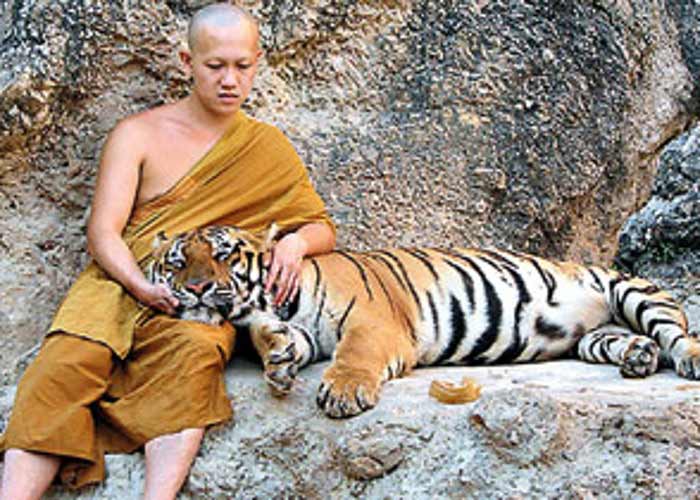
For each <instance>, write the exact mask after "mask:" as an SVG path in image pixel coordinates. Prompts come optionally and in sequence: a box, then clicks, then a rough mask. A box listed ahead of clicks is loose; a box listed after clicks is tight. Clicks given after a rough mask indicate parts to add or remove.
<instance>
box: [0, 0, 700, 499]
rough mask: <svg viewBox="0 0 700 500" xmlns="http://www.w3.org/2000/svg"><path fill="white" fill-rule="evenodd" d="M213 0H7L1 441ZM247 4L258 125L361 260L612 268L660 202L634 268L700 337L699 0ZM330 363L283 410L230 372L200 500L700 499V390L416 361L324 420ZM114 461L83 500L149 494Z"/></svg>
mask: <svg viewBox="0 0 700 500" xmlns="http://www.w3.org/2000/svg"><path fill="white" fill-rule="evenodd" d="M206 3H209V2H207V1H195V0H170V1H154V2H137V1H128V2H121V1H120V2H117V1H114V0H111V1H110V0H95V1H92V2H75V1H69V0H59V1H45V0H6V1H4V2H0V207H1V210H2V212H1V213H2V217H0V253H1V255H2V257H1V258H0V276H1V277H2V280H3V284H4V286H3V287H2V291H0V329H1V330H2V332H3V334H2V335H0V382H2V384H0V428H2V427H3V426H4V419H5V418H6V417H7V414H8V411H9V408H10V405H11V401H12V396H13V392H14V387H13V383H14V381H15V380H16V377H17V375H18V374H19V373H20V372H21V370H22V369H23V367H24V366H25V364H26V361H27V359H29V358H30V357H31V355H32V351H31V348H32V347H33V346H35V345H36V342H37V341H38V339H40V338H41V336H42V335H43V333H44V330H45V329H46V327H47V325H48V323H49V321H50V318H51V315H52V312H53V311H54V309H55V307H56V306H57V305H58V303H59V301H60V299H61V297H62V296H63V295H64V293H65V291H66V290H67V288H68V286H69V285H70V283H71V282H72V280H73V279H74V278H75V276H76V275H77V273H78V272H79V270H80V269H81V268H82V267H83V266H84V265H85V263H86V256H85V251H84V246H85V239H84V231H85V227H84V226H85V222H86V219H87V214H88V209H89V202H90V198H91V193H92V187H93V182H94V176H95V169H96V166H97V162H98V155H99V151H100V148H101V145H102V142H103V140H104V137H105V135H106V134H107V133H108V131H109V130H110V129H111V128H112V127H113V125H114V124H115V123H116V121H117V120H118V119H120V118H121V117H123V116H126V115H128V114H130V113H133V112H136V111H139V110H141V109H144V108H146V107H149V106H153V105H156V104H159V103H162V102H167V101H172V100H174V99H177V98H178V97H181V96H183V95H185V93H186V92H187V86H188V82H187V81H186V79H185V77H184V75H183V73H182V72H181V70H180V69H179V67H178V64H177V60H176V57H175V52H176V50H177V48H178V46H179V44H180V43H181V41H182V34H183V32H184V28H185V24H186V20H187V18H188V17H189V15H190V14H191V12H192V11H194V10H195V9H196V8H198V7H200V6H201V5H204V4H206ZM242 3H243V4H244V5H246V6H247V7H249V8H250V9H251V11H253V12H254V13H255V14H256V15H257V16H258V17H259V18H260V19H261V21H262V23H263V24H262V35H263V44H264V47H265V52H266V57H265V61H264V63H263V64H262V67H261V70H260V75H259V79H258V84H257V89H256V90H255V91H254V93H253V95H252V96H251V99H250V102H249V104H248V108H247V109H248V111H249V112H250V113H251V114H253V115H255V116H257V117H259V118H261V119H264V120H267V121H271V122H273V123H275V124H277V125H278V126H280V127H281V128H282V129H283V130H284V131H285V132H286V133H287V134H288V135H289V136H290V138H291V139H292V141H293V142H294V144H295V145H296V147H297V149H298V151H299V153H300V154H301V156H302V157H303V159H304V160H305V161H306V163H307V165H308V166H309V169H310V170H311V173H312V176H313V178H314V180H315V182H316V185H317V187H318V189H319V191H320V192H321V194H322V195H323V197H324V198H325V200H326V201H327V204H328V207H329V209H330V211H331V212H332V214H333V216H334V218H335V220H336V221H337V222H338V225H339V229H340V241H341V244H342V245H343V246H347V247H352V248H359V249H361V248H367V247H370V246H382V245H395V244H426V245H446V244H479V245H484V244H490V245H498V246H505V247H511V248H515V249H519V250H527V251H532V252H537V253H540V254H544V255H548V256H554V257H572V258H577V259H582V260H585V261H591V262H599V263H609V262H610V261H611V257H612V255H613V254H614V252H615V251H616V247H617V231H618V229H619V228H620V226H621V225H622V224H623V223H624V221H625V220H626V218H627V217H628V216H629V215H630V214H632V213H633V212H635V211H636V210H638V209H640V207H643V208H641V211H640V212H639V213H637V214H636V215H634V216H633V217H632V218H631V219H630V221H629V222H628V223H627V224H626V225H625V228H624V230H623V232H622V239H621V244H620V250H619V253H618V255H617V258H616V262H617V263H618V265H620V266H622V267H626V268H628V269H630V270H632V271H634V272H636V273H640V274H643V275H646V276H649V277H652V278H654V279H656V280H658V281H660V282H661V283H662V284H663V285H664V286H668V287H669V288H671V289H672V290H673V291H674V294H675V295H676V296H677V297H678V298H679V299H680V300H682V301H683V302H684V304H685V306H686V309H687V310H688V312H689V315H690V317H691V329H694V330H696V331H697V328H698V326H697V325H699V324H700V302H699V301H698V295H699V293H698V292H700V286H699V285H698V282H699V280H698V274H697V269H698V263H700V259H699V258H698V253H697V250H696V249H697V248H698V241H697V235H698V234H700V233H699V232H698V229H700V228H698V227H697V221H698V220H700V219H699V218H698V185H699V180H700V178H698V176H697V173H698V169H697V161H696V159H697V158H698V154H697V153H698V146H699V145H700V132H698V130H699V129H698V128H694V126H693V123H694V120H695V117H696V116H697V114H698V109H699V108H700V106H699V104H700V86H699V85H698V82H700V50H698V49H700V31H699V30H698V21H700V7H699V6H698V4H697V2H694V1H692V0H677V1H670V0H667V1H661V0H596V1H594V0H575V1H570V2H562V1H558V0H543V1H539V2H512V1H508V0H478V1H475V0H463V1H432V0H421V1H406V0H385V1H348V0H334V1H330V0H320V1H314V2H310V1H308V2H303V1H300V0H294V1H285V2H281V1H257V0H246V1H244V2H242ZM685 130H687V132H685V133H682V132H683V131H685ZM679 134H680V135H679ZM676 138H677V139H676ZM657 168H658V171H659V175H658V177H657V178H656V180H655V181H654V179H655V176H656V172H657ZM652 186H653V189H652ZM650 193H651V194H652V197H651V198H650V199H649V194H650ZM648 199H649V203H648V204H647V205H646V206H644V205H645V203H646V202H647V200H648ZM699 333H700V332H699ZM321 369H322V367H321V366H315V367H312V368H311V369H309V370H308V371H306V372H304V373H303V375H302V377H301V381H300V384H299V387H298V388H297V389H296V390H295V392H294V394H293V395H292V397H290V398H289V399H288V400H286V401H284V402H278V401H276V400H274V399H271V398H270V396H269V395H268V393H267V391H266V389H265V387H264V383H263V381H262V377H261V376H260V373H259V371H258V370H257V369H255V368H252V367H250V366H249V365H245V364H244V365H243V368H242V369H241V364H240V361H239V360H234V363H233V365H232V367H231V368H229V370H228V372H227V386H228V388H229V391H230V393H231V397H232V399H233V401H234V403H235V407H236V412H237V414H236V419H235V423H234V424H232V425H227V426H224V427H222V428H221V429H219V430H218V431H216V432H212V433H209V435H208V437H207V439H206V441H205V444H204V448H203V450H202V452H201V454H200V457H199V458H198V459H197V462H196V464H195V466H194V469H193V471H192V474H191V475H190V478H189V481H188V483H187V485H186V487H185V491H184V493H183V498H239V497H241V498H242V497H246V498H249V497H251V496H254V495H258V496H263V495H264V496H282V497H292V496H304V497H308V498H316V497H327V496H328V494H329V493H332V494H333V495H334V496H335V497H338V498H346V497H352V496H361V497H372V498H380V497H387V496H388V497H409V496H410V497H412V498H414V497H415V498H434V497H435V496H436V495H437V496H443V497H449V496H457V497H460V498H462V497H480V496H483V495H482V494H483V492H484V491H489V492H490V496H491V497H494V498H514V497H538V498H540V497H541V498H555V497H556V498H562V497H564V498H593V497H601V498H608V497H609V498H620V497H636V496H639V497H649V498H661V497H667V498H691V497H694V496H696V495H697V493H696V492H697V491H698V489H699V487H700V485H699V484H698V479H697V478H698V470H697V467H696V466H695V465H693V464H697V463H698V458H699V457H698V450H697V447H698V442H699V439H700V438H698V436H697V427H698V425H700V417H699V416H698V410H697V408H698V396H696V394H697V392H696V391H695V390H696V389H697V385H698V384H689V383H684V382H682V381H679V380H678V379H677V378H675V376H674V375H672V374H668V373H667V374H660V375H657V376H655V377H653V378H652V379H650V380H649V381H648V382H644V383H641V382H640V383H637V382H629V381H627V382H624V381H622V380H621V379H619V376H618V374H617V373H616V370H615V369H614V368H611V367H597V368H594V367H590V366H586V365H582V364H580V363H553V364H547V365H532V366H522V367H517V368H516V367H500V368H473V369H472V368H470V369H457V368H450V369H445V370H442V371H433V370H423V371H420V372H418V373H417V374H416V375H415V376H413V377H411V378H409V379H404V380H399V381H394V382H392V383H390V384H388V385H387V387H386V389H385V390H384V396H383V399H382V402H381V403H380V406H379V407H378V408H377V409H376V410H373V411H372V412H370V413H368V414H367V415H364V416H362V417H360V418H358V419H353V420H350V421H348V422H335V421H330V420H328V419H326V418H325V417H323V416H321V415H320V414H319V413H318V412H317V411H316V410H315V407H314V404H313V392H314V389H315V387H316V385H317V382H318V379H319V377H320V372H321ZM463 374H468V375H470V376H474V377H476V378H477V379H478V380H479V381H480V382H481V383H482V384H483V385H484V394H485V395H484V398H483V399H482V400H480V401H479V402H477V403H475V404H474V405H468V406H462V407H459V408H454V407H445V406H441V405H438V404H437V403H435V402H433V401H431V400H430V399H429V398H428V397H427V395H426V394H427V385H428V383H429V380H430V379H431V378H433V377H436V376H437V377H442V378H449V379H452V380H457V379H458V378H459V377H460V376H461V375H463ZM417 409H420V410H419V411H418V410H417ZM108 470H109V478H108V481H107V483H106V484H105V485H103V486H101V487H98V488H96V489H87V490H85V491H83V492H81V494H80V495H79V498H137V497H138V496H139V491H140V489H141V481H142V477H143V476H142V474H143V463H142V460H141V458H140V457H139V456H138V455H129V456H114V457H110V459H109V461H108ZM51 497H53V498H63V497H71V498H73V496H72V495H69V494H67V493H66V492H64V491H62V490H54V491H53V492H52V493H51Z"/></svg>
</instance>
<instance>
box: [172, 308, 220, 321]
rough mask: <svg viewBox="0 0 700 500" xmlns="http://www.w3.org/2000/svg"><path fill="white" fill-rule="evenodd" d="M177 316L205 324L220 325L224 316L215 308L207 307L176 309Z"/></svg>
mask: <svg viewBox="0 0 700 500" xmlns="http://www.w3.org/2000/svg"><path fill="white" fill-rule="evenodd" d="M178 317H179V318H180V319H184V320H187V321H198V322H200V323H206V324H207V325H221V324H222V323H223V322H224V317H223V316H222V315H221V314H220V313H219V312H218V311H216V310H214V309H210V308H208V307H195V308H192V309H183V310H181V311H178Z"/></svg>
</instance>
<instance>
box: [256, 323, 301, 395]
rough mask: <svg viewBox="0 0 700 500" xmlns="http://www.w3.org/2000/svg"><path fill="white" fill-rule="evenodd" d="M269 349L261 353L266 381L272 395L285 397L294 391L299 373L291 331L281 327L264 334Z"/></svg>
mask: <svg viewBox="0 0 700 500" xmlns="http://www.w3.org/2000/svg"><path fill="white" fill-rule="evenodd" d="M263 338H264V340H265V344H266V347H267V349H266V350H265V352H263V353H261V357H262V360H263V366H264V370H265V381H266V382H267V385H268V386H269V387H270V391H271V392H272V395H273V396H275V397H284V396H286V395H287V394H289V392H290V391H291V390H292V385H293V384H294V380H295V378H296V375H297V372H298V371H299V359H298V353H297V348H296V345H295V344H294V340H293V338H292V335H291V334H290V332H289V330H288V329H287V328H286V327H280V328H277V329H275V330H267V331H266V332H264V334H263Z"/></svg>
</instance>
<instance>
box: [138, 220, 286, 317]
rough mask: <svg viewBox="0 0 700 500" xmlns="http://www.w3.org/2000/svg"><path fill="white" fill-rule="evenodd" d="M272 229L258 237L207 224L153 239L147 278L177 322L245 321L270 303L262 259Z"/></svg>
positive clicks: (269, 245)
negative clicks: (162, 290)
mask: <svg viewBox="0 0 700 500" xmlns="http://www.w3.org/2000/svg"><path fill="white" fill-rule="evenodd" d="M276 233H277V227H276V226H275V225H274V224H273V225H272V226H271V227H270V229H269V230H268V231H267V235H266V236H263V237H261V236H259V235H255V234H253V233H250V232H248V231H244V230H242V229H238V228H236V227H233V226H209V227H204V228H200V229H194V230H192V231H188V232H186V233H181V234H177V235H175V236H173V237H172V238H171V239H168V238H167V237H166V236H165V235H164V234H163V233H161V234H159V235H158V236H157V237H156V240H155V241H154V252H153V261H152V263H151V264H150V266H149V270H148V276H149V279H150V280H151V281H152V282H153V283H156V284H163V285H165V286H167V287H168V288H169V289H170V290H171V291H172V293H173V295H174V296H175V298H176V299H177V300H178V301H179V303H180V304H179V306H178V308H177V315H178V317H180V318H182V319H187V320H192V321H201V322H204V323H209V324H220V323H221V322H222V321H224V320H230V321H233V322H236V321H240V320H241V319H243V318H245V316H246V315H248V314H249V313H250V312H252V311H253V310H261V309H265V307H267V305H268V304H269V303H270V300H269V296H268V294H267V293H266V292H265V289H264V281H265V278H266V276H267V267H266V262H265V260H266V258H265V254H266V253H268V252H269V251H270V249H271V247H272V243H273V241H274V238H275V235H276Z"/></svg>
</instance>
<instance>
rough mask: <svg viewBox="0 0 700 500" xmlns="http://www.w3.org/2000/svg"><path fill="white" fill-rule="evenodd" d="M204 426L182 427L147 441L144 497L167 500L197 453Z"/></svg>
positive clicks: (183, 477)
mask: <svg viewBox="0 0 700 500" xmlns="http://www.w3.org/2000/svg"><path fill="white" fill-rule="evenodd" d="M203 436H204V429H202V428H200V429H185V430H183V431H180V432H178V433H175V434H166V435H164V436H159V437H157V438H155V439H152V440H151V441H149V442H148V443H146V447H145V448H146V487H145V490H144V495H143V496H144V499H145V500H156V499H170V498H175V495H176V494H177V492H178V491H180V487H181V486H182V483H183V482H184V481H185V478H186V477H187V473H188V472H189V470H190V465H192V461H193V460H194V457H195V455H197V450H199V444H200V443H201V442H202V437H203Z"/></svg>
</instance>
